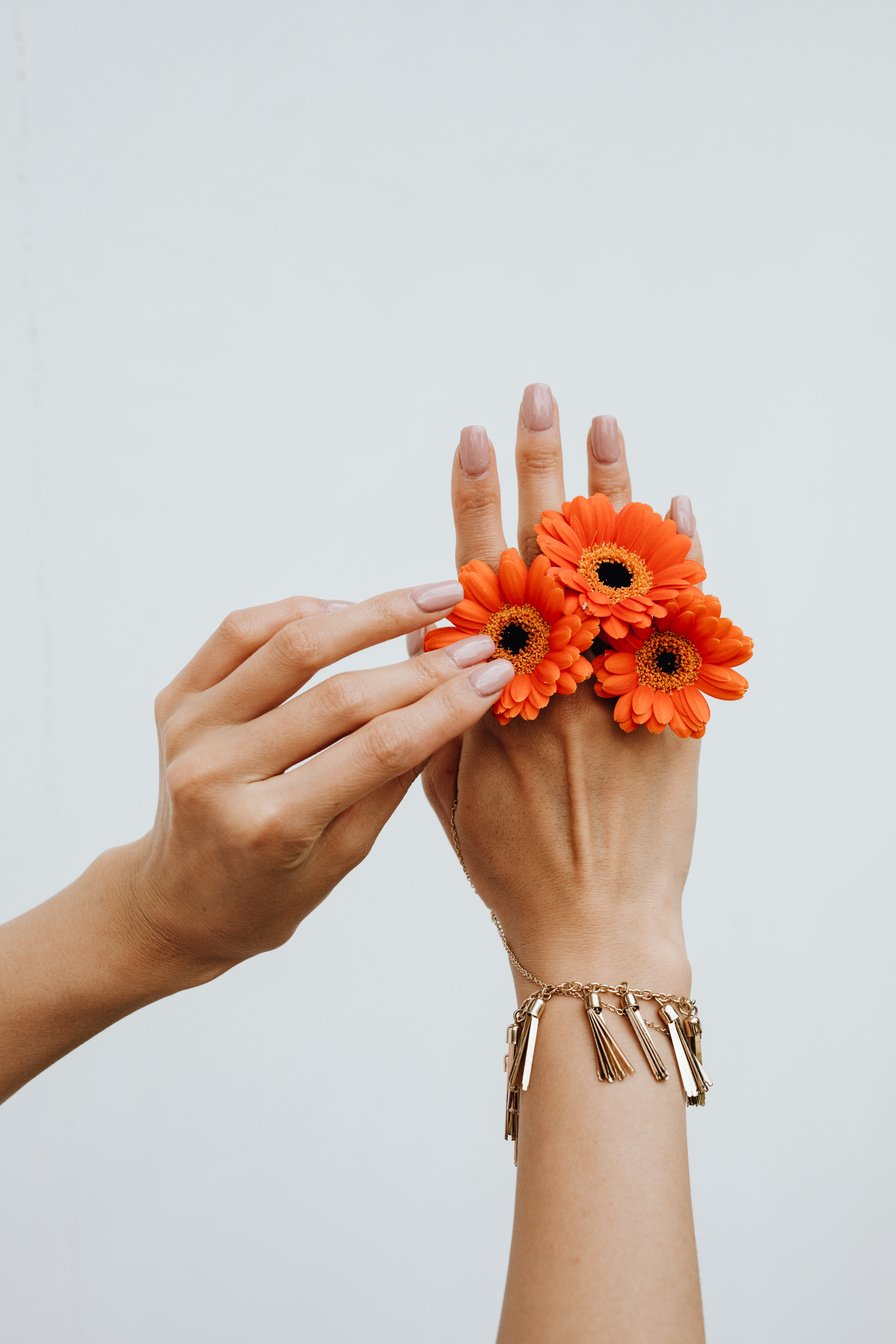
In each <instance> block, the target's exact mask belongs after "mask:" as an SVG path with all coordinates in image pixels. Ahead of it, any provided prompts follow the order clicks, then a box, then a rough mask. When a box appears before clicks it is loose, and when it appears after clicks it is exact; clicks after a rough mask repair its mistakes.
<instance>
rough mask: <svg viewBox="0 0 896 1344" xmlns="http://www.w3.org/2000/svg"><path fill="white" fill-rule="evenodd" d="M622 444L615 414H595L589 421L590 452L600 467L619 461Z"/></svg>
mask: <svg viewBox="0 0 896 1344" xmlns="http://www.w3.org/2000/svg"><path fill="white" fill-rule="evenodd" d="M621 450H622V445H621V444H620V442H619V426H618V424H617V423H616V417H615V415H596V416H595V417H594V419H593V420H592V421H591V454H592V456H593V458H594V460H595V462H597V463H599V465H600V466H602V467H610V466H612V465H613V463H614V462H618V461H619V454H620V452H621Z"/></svg>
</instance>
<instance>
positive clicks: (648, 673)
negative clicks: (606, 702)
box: [594, 588, 753, 737]
mask: <svg viewBox="0 0 896 1344" xmlns="http://www.w3.org/2000/svg"><path fill="white" fill-rule="evenodd" d="M666 608H667V609H666V614H665V616H661V617H659V618H658V619H657V621H656V623H655V625H654V628H653V629H652V630H644V631H641V630H639V631H637V632H636V631H634V630H633V631H632V632H631V633H630V634H629V636H628V638H627V639H626V641H625V647H624V648H620V649H611V650H610V651H608V652H607V653H602V654H601V655H600V656H599V657H598V658H596V659H595V660H594V671H595V676H596V680H595V683H594V689H595V691H596V693H597V694H598V695H600V696H603V697H604V698H605V699H611V698H612V697H614V696H618V697H619V698H618V699H617V701H616V708H615V710H614V711H613V717H614V718H615V720H616V722H617V723H618V724H619V726H620V728H622V730H623V731H624V732H626V733H631V732H633V731H634V729H635V728H637V726H638V724H645V725H646V726H647V728H648V729H649V730H650V732H652V733H661V732H662V731H663V729H664V728H665V727H666V726H667V725H668V726H669V727H670V728H671V729H672V731H673V733H677V734H678V736H679V737H702V736H703V734H704V732H705V731H706V724H707V721H708V719H709V705H708V704H707V702H706V696H707V695H711V696H714V697H715V698H716V699H717V700H739V699H740V697H741V696H742V695H743V693H744V691H745V690H746V689H747V684H748V683H747V681H746V680H745V679H744V677H742V676H741V675H740V673H739V672H735V671H734V668H735V667H737V666H739V665H740V664H741V663H745V662H746V661H747V659H748V658H750V657H751V656H752V653H753V641H752V640H751V639H748V638H747V636H746V635H745V634H744V632H743V630H741V629H740V627H739V626H736V625H732V623H731V621H729V620H728V618H727V617H726V616H723V615H722V608H721V605H720V603H719V599H718V598H717V597H709V596H707V595H706V594H705V593H701V592H698V591H697V589H696V588H693V589H688V590H687V591H685V592H683V593H681V594H680V595H679V596H678V597H674V598H671V599H670V600H669V601H668V602H667V603H666Z"/></svg>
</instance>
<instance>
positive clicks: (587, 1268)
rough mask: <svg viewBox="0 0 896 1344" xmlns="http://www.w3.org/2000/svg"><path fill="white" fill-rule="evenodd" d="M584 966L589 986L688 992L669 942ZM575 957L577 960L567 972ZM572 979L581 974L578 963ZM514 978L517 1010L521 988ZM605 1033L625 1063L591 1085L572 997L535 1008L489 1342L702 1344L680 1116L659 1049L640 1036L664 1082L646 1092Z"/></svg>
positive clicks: (633, 1052) (646, 1076)
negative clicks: (509, 1234) (512, 1200)
mask: <svg viewBox="0 0 896 1344" xmlns="http://www.w3.org/2000/svg"><path fill="white" fill-rule="evenodd" d="M546 955H549V954H547V953H546ZM588 955H589V957H594V958H595V962H594V965H593V970H592V972H591V974H592V977H593V978H599V979H601V980H604V981H605V982H606V983H614V984H615V983H619V982H620V981H621V980H622V979H628V980H629V982H630V983H631V984H632V986H633V987H637V988H641V987H644V988H651V989H657V990H660V991H663V992H671V993H675V994H684V995H687V994H689V992H690V983H689V968H688V964H687V958H686V956H685V954H684V948H683V944H682V945H681V946H680V950H679V951H676V950H675V944H674V940H672V939H670V940H667V941H666V942H665V943H664V944H663V946H662V948H657V949H655V950H651V951H650V952H648V951H646V950H645V949H644V947H643V946H641V947H638V948H635V947H633V948H632V949H631V952H630V953H623V951H622V949H621V948H620V949H619V950H618V951H616V952H614V953H612V954H610V953H609V952H608V951H607V950H606V949H603V948H596V949H595V950H594V951H593V952H592V953H589V954H588ZM582 958H583V954H582V953H581V952H579V954H578V956H577V957H576V962H577V963H580V962H581V960H582ZM532 969H533V970H535V971H536V972H537V973H538V974H542V971H541V969H540V968H539V966H537V965H534V964H533V966H532ZM546 974H550V975H552V976H553V971H549V972H546ZM575 974H577V975H581V974H583V970H582V967H581V965H580V964H578V965H577V967H576V968H575ZM557 978H558V979H562V978H565V977H563V976H562V975H558V977H557ZM515 979H516V990H517V995H518V1001H520V1002H521V1001H522V1000H523V999H524V998H525V997H526V996H527V995H528V994H530V993H531V992H532V990H533V988H534V987H533V985H532V984H531V983H529V982H528V981H526V980H525V979H523V978H522V977H521V976H519V975H517V976H516V977H515ZM607 1016H608V1017H609V1014H607ZM645 1016H647V1017H650V1018H655V1017H656V1014H655V1012H653V1011H649V1012H645ZM608 1026H609V1028H610V1030H611V1032H612V1034H613V1036H614V1037H615V1039H616V1040H617V1041H618V1043H619V1045H620V1046H621V1047H622V1049H623V1051H624V1052H625V1054H626V1055H627V1056H628V1057H629V1059H630V1060H631V1062H632V1064H633V1065H634V1066H635V1073H634V1074H633V1075H632V1076H630V1077H627V1078H625V1079H624V1081H622V1082H618V1083H604V1082H601V1081H599V1079H598V1077H597V1071H596V1056H595V1050H594V1043H593V1039H592V1035H591V1031H590V1029H589V1026H588V1022H587V1019H586V1017H585V1012H584V1008H583V1004H582V1001H581V1000H580V999H575V998H566V997H560V996H557V997H554V998H552V999H551V1000H550V1002H549V1003H548V1004H547V1006H546V1008H545V1010H544V1013H543V1016H542V1019H541V1024H540V1028H539V1033H538V1040H537V1048H536V1052H535V1060H534V1067H533V1072H532V1081H531V1085H530V1087H529V1089H528V1090H527V1091H526V1092H524V1093H523V1094H522V1095H521V1099H520V1100H521V1107H520V1140H519V1167H518V1174H517V1195H516V1211H515V1217H514V1227H513V1241H512V1246H511V1255H510V1265H509V1271H508V1278H507V1289H506V1296H505V1302H504V1310H503V1314H502V1318H501V1327H500V1332H499V1336H498V1338H499V1344H528V1342H529V1341H533V1342H534V1341H536V1340H538V1341H540V1340H542V1339H544V1338H550V1339H553V1340H556V1341H558V1344H562V1342H563V1341H566V1340H573V1339H578V1338H590V1337H591V1332H592V1331H594V1330H601V1331H604V1330H610V1331H612V1333H613V1334H614V1335H616V1334H619V1333H620V1332H621V1333H622V1334H623V1335H628V1336H629V1337H631V1338H635V1339H648V1338H656V1339H662V1340H663V1341H664V1344H695V1342H696V1341H700V1340H702V1339H703V1325H702V1313H701V1305H700V1288H699V1281H698V1273H697V1257H696V1247H695V1242H694V1229H693V1219H692V1213H691V1197H690V1188H689V1180H688V1158H687V1145H686V1134H685V1115H686V1108H685V1100H684V1095H683V1092H682V1088H681V1085H680V1083H679V1080H678V1075H677V1073H676V1070H675V1067H674V1064H673V1059H672V1053H671V1047H670V1044H669V1041H668V1038H667V1037H663V1036H660V1035H659V1034H657V1033H652V1036H655V1037H656V1039H657V1042H658V1046H659V1049H660V1052H661V1054H662V1055H663V1058H664V1061H665V1063H666V1066H667V1068H668V1071H669V1078H668V1080H667V1081H666V1082H661V1083H658V1082H657V1081H656V1080H655V1079H654V1077H653V1075H652V1074H651V1073H650V1071H649V1070H648V1068H647V1067H646V1064H645V1062H644V1058H643V1056H642V1055H641V1053H640V1050H639V1048H638V1046H637V1044H636V1042H635V1040H634V1037H633V1036H632V1034H631V1031H630V1029H629V1027H628V1024H627V1023H625V1022H624V1021H622V1020H621V1019H620V1018H618V1017H616V1016H615V1015H614V1016H612V1017H610V1018H609V1022H608Z"/></svg>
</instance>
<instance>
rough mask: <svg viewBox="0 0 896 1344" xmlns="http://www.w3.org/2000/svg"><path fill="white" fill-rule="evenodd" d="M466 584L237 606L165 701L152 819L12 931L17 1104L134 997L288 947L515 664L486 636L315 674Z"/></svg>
mask: <svg viewBox="0 0 896 1344" xmlns="http://www.w3.org/2000/svg"><path fill="white" fill-rule="evenodd" d="M459 596H460V587H459V585H458V584H457V583H456V582H455V581H453V580H451V581H448V582H447V583H443V584H441V585H426V586H425V587H424V588H423V589H420V588H417V589H402V590H400V591H397V592H392V593H384V594H381V595H380V596H378V597H375V598H371V599H370V600H368V601H366V602H359V603H357V604H353V603H337V604H328V603H325V602H322V601H320V600H319V599H316V598H307V597H294V598H288V599H286V600H285V601H283V602H276V603H273V604H271V605H268V606H263V607H255V608H252V609H250V610H247V611H240V612H235V613H233V614H232V615H231V616H228V617H227V619H226V620H225V621H224V622H223V623H222V625H221V626H220V627H219V629H218V630H217V631H216V632H215V634H213V635H212V637H211V638H210V639H209V640H208V641H207V643H205V644H204V645H203V646H202V648H201V649H200V650H199V652H198V653H197V654H196V656H195V657H194V658H193V659H192V661H191V662H190V663H189V664H188V666H187V667H185V668H184V669H183V671H182V672H180V673H179V675H178V676H177V677H175V679H174V680H173V681H172V683H171V684H170V685H169V686H167V687H166V688H165V690H164V691H162V693H161V694H160V695H159V696H158V698H157V700H156V706H155V711H156V724H157V727H158V737H159V765H160V779H159V803H158V810H157V814H156V819H155V823H154V825H153V827H152V829H151V830H150V831H149V832H148V834H147V835H145V836H143V837H142V838H141V839H139V840H137V841H135V842H134V843H133V844H130V845H124V846H121V847H119V848H117V849H114V850H109V851H108V852H107V853H105V854H103V855H101V856H100V857H99V858H98V859H97V860H96V862H95V863H93V864H92V865H91V867H90V868H89V869H88V870H87V872H86V873H84V874H82V876H81V877H79V878H77V879H76V880H75V881H74V882H73V883H72V884H71V885H70V886H69V887H67V888H66V889H65V890H64V891H62V892H60V893H59V894H58V895H56V896H54V897H52V898H51V899H50V900H48V901H45V902H44V903H43V904H42V905H40V906H38V907H36V908H35V909H34V910H30V911H28V912H26V913H25V914H23V915H21V916H19V918H17V919H14V920H12V921H10V922H9V923H8V924H5V925H3V926H2V927H0V1039H2V1040H3V1042H4V1048H3V1051H2V1052H0V1101H2V1100H4V1099H6V1098H7V1097H9V1096H10V1095H11V1094H12V1093H13V1092H15V1091H16V1089H17V1088H19V1087H21V1086H22V1085H23V1084H24V1083H25V1082H27V1081H28V1080H29V1079H30V1078H33V1077H34V1075H35V1074H37V1073H39V1072H40V1071H41V1070H42V1069H44V1068H46V1067H47V1066H48V1065H49V1064H52V1063H53V1062H54V1060H56V1059H59V1058H60V1057H61V1056H62V1055H64V1054H66V1053H67V1052H68V1051H69V1050H72V1049H73V1048H74V1047H75V1046H77V1045H80V1044H81V1043H82V1042H83V1041H85V1040H87V1039H88V1038H89V1037H90V1036H93V1035H95V1034H96V1032H98V1031H101V1030H103V1029H104V1028H105V1027H107V1026H109V1025H110V1024H111V1023H112V1022H115V1021H117V1020H118V1019H119V1018H121V1017H124V1016H125V1015H126V1014H127V1013H130V1012H133V1011H134V1010H135V1009H137V1008H141V1007H143V1006H144V1005H146V1004H148V1003H151V1002H152V1001H153V1000H155V999H159V998H161V997H163V996H164V995H167V994H173V993H176V992H177V991H179V990H181V989H187V988H189V987H191V986H194V985H198V984H202V983H203V982H205V981H208V980H211V979H213V978H214V977H215V976H218V975H221V974H222V973H223V972H224V971H227V970H228V969H230V968H231V967H232V966H235V965H236V964H237V963H238V962H241V961H244V960H245V959H246V958H248V957H252V956H255V955H256V954H257V953H259V952H264V951H266V950H268V949H270V948H274V947H278V946H280V945H281V944H282V943H284V942H285V941H286V940H287V939H288V938H290V937H291V936H292V934H293V933H294V932H295V930H296V928H297V927H298V925H299V924H300V923H301V921H302V920H303V919H304V918H305V917H306V916H307V915H308V914H309V913H310V912H311V911H312V910H313V909H314V908H315V906H316V905H318V904H319V903H320V902H321V901H322V900H323V899H324V897H325V896H327V895H328V893H329V892H330V891H332V889H333V888H334V887H335V886H336V884H337V883H338V882H339V881H340V879H341V878H342V877H344V876H345V874H346V873H347V872H349V871H350V870H351V869H352V868H354V867H355V866H356V864H358V863H359V862H360V861H361V860H362V859H363V858H364V856H365V855H366V854H367V853H368V851H369V849H370V847H371V845H372V844H373V842H374V840H375V839H376V837H377V835H378V834H379V832H380V830H381V829H382V827H383V826H384V825H385V823H386V821H387V820H388V818H389V817H390V816H391V815H392V813H393V812H394V810H395V808H396V807H397V806H398V804H399V802H400V801H401V799H402V797H403V796H404V794H405V792H406V790H407V788H408V787H409V785H410V784H411V783H412V782H413V780H414V779H415V777H416V775H417V774H418V773H419V771H420V768H421V766H422V764H423V762H424V761H425V760H426V759H427V758H428V757H429V756H430V755H432V754H433V752H435V751H437V750H438V749H439V748H440V747H441V746H442V745H444V743H445V742H446V741H449V740H450V739H452V738H453V737H455V736H456V735H457V734H458V733H463V732H464V731H465V730H466V729H468V728H469V727H470V726H471V725H472V724H473V723H474V722H475V721H476V720H477V719H479V718H480V717H481V716H482V714H483V713H485V712H486V711H487V710H488V708H489V707H490V706H491V705H492V704H493V703H494V701H495V699H496V698H497V694H498V692H499V690H500V688H501V685H503V683H504V682H505V681H506V680H507V676H508V674H509V672H510V671H511V669H508V670H507V672H501V673H499V674H498V675H499V677H500V684H499V683H498V682H496V680H495V672H494V669H495V668H496V666H497V664H496V663H486V662H483V660H484V659H486V658H488V656H489V655H490V654H491V653H492V652H493V651H494V645H493V644H492V642H491V641H490V640H487V639H485V640H483V639H479V640H473V641H469V642H467V644H466V646H465V648H464V649H463V650H462V651H461V653H460V655H459V657H456V658H450V657H447V656H445V655H443V654H442V653H441V652H439V653H433V654H427V655H426V656H425V657H424V658H417V659H414V660H407V661H405V662H402V663H398V664H395V665H393V666H390V667H381V668H377V669H374V670H371V671H364V672H343V673H337V674H336V675H334V676H331V677H329V678H327V679H326V680H325V681H322V682H321V683H320V684H318V685H317V686H315V687H313V688H311V689H309V690H303V689H302V688H303V687H305V686H306V684H307V683H308V682H309V681H310V680H311V678H312V677H313V676H314V674H315V673H317V672H319V671H320V670H321V669H323V668H326V667H329V666H331V665H332V664H333V663H336V662H338V661H339V660H340V659H341V658H344V657H346V656H347V655H348V654H351V653H354V652H356V651H357V650H359V649H363V648H368V647H370V646H372V645H376V644H379V643H381V642H382V641H384V640H388V639H392V638H394V637H395V636H398V635H407V634H408V633H409V632H411V631H414V630H416V629H418V628H419V627H421V626H422V625H424V624H425V622H426V621H427V620H433V619H435V618H437V616H441V615H444V614H445V613H446V612H447V611H448V610H450V608H451V607H452V606H453V605H454V603H455V602H456V601H457V599H458V597H459ZM421 602H422V603H423V605H422V606H421V605H420V604H421ZM292 766H298V769H291V768H290V767H292Z"/></svg>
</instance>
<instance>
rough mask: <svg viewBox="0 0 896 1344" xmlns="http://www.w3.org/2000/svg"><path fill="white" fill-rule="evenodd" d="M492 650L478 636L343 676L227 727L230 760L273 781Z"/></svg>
mask: <svg viewBox="0 0 896 1344" xmlns="http://www.w3.org/2000/svg"><path fill="white" fill-rule="evenodd" d="M494 651H495V645H494V641H493V640H491V639H489V637H488V635H474V636H472V638H470V639H462V640H458V641H457V643H455V644H451V645H450V646H449V647H448V648H445V649H437V650H435V651H433V652H432V653H423V654H420V655H419V657H415V658H409V659H407V661H405V662H402V663H395V664H393V665H392V666H390V667H377V668H372V669H370V670H369V671H364V672H339V673H337V674H336V676H333V677H328V678H327V680H326V681H322V682H321V683H320V685H319V686H312V687H311V689H310V690H308V691H303V692H302V694H301V695H297V696H295V697H294V699H292V700H287V702H286V703H285V704H283V705H278V706H277V708H276V709H272V710H271V711H270V713H268V714H264V715H262V717H261V718H260V719H255V720H254V721H253V722H252V723H247V724H240V725H239V726H238V727H235V728H232V729H229V730H228V731H229V732H230V733H231V734H232V738H231V743H232V745H231V751H230V756H229V758H228V759H229V760H230V761H231V763H232V765H233V768H234V769H235V770H236V772H238V773H239V774H240V775H241V776H242V777H244V778H245V779H246V780H249V781H257V780H261V779H272V778H273V777H274V776H275V775H279V774H282V773H283V771H284V770H288V769H289V767H290V766H292V765H297V764H298V763H299V762H300V761H304V760H307V759H308V757H309V756H313V755H314V754H315V753H316V752H318V751H323V750H324V748H325V747H328V746H330V745H331V743H333V742H336V741H338V739H339V738H341V737H345V736H346V735H347V734H348V733H353V732H355V731H356V729H358V728H360V727H362V725H363V724H365V723H369V722H370V720H371V719H375V718H376V717H377V715H379V714H387V713H389V711H390V710H393V709H401V708H402V707H403V706H405V705H410V704H413V703H414V701H415V700H419V699H420V697H421V696H423V695H427V694H428V693H429V692H430V691H432V690H434V689H435V688H436V687H437V686H441V685H442V683H443V682H446V681H449V680H450V679H451V677H455V676H457V675H458V674H459V673H460V672H461V670H462V669H463V668H467V667H472V666H473V665H474V664H475V663H481V662H484V661H485V659H486V658H491V656H492V654H493V653H494Z"/></svg>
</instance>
